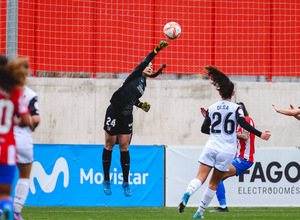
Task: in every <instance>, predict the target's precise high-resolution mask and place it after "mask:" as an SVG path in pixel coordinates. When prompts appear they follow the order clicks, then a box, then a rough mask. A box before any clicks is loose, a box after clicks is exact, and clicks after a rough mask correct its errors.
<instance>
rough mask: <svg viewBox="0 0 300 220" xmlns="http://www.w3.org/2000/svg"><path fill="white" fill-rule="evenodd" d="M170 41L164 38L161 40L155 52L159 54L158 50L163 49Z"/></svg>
mask: <svg viewBox="0 0 300 220" xmlns="http://www.w3.org/2000/svg"><path fill="white" fill-rule="evenodd" d="M169 44H170V43H168V42H167V41H164V40H162V41H161V42H159V44H158V46H157V47H156V49H154V53H155V54H158V52H159V51H160V50H162V49H164V48H165V47H167V46H168V45H169Z"/></svg>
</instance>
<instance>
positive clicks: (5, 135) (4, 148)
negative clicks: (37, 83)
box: [0, 88, 28, 165]
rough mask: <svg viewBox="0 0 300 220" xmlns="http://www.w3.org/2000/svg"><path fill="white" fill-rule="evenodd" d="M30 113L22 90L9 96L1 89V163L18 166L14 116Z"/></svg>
mask: <svg viewBox="0 0 300 220" xmlns="http://www.w3.org/2000/svg"><path fill="white" fill-rule="evenodd" d="M27 113H28V107H27V105H26V103H25V101H24V97H23V92H22V90H21V89H14V90H13V91H12V93H11V94H7V93H6V92H5V91H4V90H2V89H1V88H0V163H2V164H7V165H15V164H16V159H17V158H16V146H15V138H14V133H13V125H14V116H15V115H24V114H27Z"/></svg>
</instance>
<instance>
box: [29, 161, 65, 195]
mask: <svg viewBox="0 0 300 220" xmlns="http://www.w3.org/2000/svg"><path fill="white" fill-rule="evenodd" d="M61 172H62V173H63V174H64V187H65V188H66V187H67V186H68V185H69V167H68V164H67V161H66V160H65V159H64V158H62V157H60V158H58V159H57V161H56V163H55V164H54V167H53V171H52V173H51V174H50V175H48V174H46V172H45V170H44V168H43V167H42V165H41V164H40V163H39V162H37V161H36V162H34V163H33V164H32V170H31V174H30V191H31V193H32V194H35V193H36V189H35V186H34V178H36V179H37V181H38V182H39V184H40V186H41V188H42V190H43V191H44V192H45V193H51V192H52V191H53V190H54V188H55V186H56V182H57V178H58V175H59V174H60V173H61Z"/></svg>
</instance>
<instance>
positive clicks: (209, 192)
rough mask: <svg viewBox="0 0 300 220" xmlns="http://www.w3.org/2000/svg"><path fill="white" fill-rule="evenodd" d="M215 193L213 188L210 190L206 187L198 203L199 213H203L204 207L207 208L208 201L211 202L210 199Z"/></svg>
mask: <svg viewBox="0 0 300 220" xmlns="http://www.w3.org/2000/svg"><path fill="white" fill-rule="evenodd" d="M215 194H216V191H215V190H211V189H210V188H208V187H207V188H206V190H205V192H204V194H203V197H202V201H201V203H200V206H199V208H198V212H200V215H202V214H203V212H204V211H205V209H206V208H207V206H208V205H209V203H210V202H211V200H212V199H213V198H214V196H215Z"/></svg>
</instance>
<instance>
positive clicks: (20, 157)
mask: <svg viewBox="0 0 300 220" xmlns="http://www.w3.org/2000/svg"><path fill="white" fill-rule="evenodd" d="M17 162H18V163H19V164H29V163H32V162H33V147H31V148H18V154H17Z"/></svg>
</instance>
